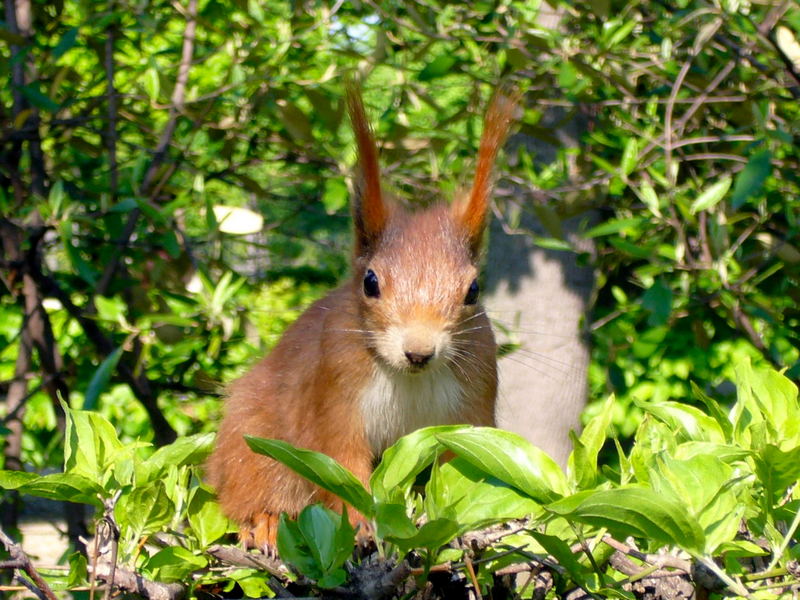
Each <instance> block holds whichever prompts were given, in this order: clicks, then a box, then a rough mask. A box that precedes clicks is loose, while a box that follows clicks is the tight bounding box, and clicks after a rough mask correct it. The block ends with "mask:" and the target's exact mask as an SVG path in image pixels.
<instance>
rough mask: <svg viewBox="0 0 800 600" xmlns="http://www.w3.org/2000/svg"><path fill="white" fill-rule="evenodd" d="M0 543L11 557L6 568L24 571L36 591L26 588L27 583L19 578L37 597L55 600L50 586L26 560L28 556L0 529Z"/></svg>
mask: <svg viewBox="0 0 800 600" xmlns="http://www.w3.org/2000/svg"><path fill="white" fill-rule="evenodd" d="M0 542H2V543H3V545H4V546H5V547H6V550H8V553H9V554H10V555H11V561H10V562H11V563H12V564H10V565H7V568H14V569H16V570H21V571H24V572H25V574H26V575H27V576H28V577H30V578H31V581H32V582H33V584H34V585H35V586H36V590H38V592H39V593H37V592H36V591H35V590H33V589H31V588H30V587H28V583H27V582H26V580H25V579H24V578H19V580H20V581H21V582H22V584H23V585H25V587H28V589H31V591H34V593H36V595H37V596H40V593H41V596H40V597H44V598H46V599H47V600H57V598H56V595H55V594H54V593H53V590H51V589H50V586H49V585H47V582H46V581H45V580H44V579H42V576H41V575H39V572H38V571H37V570H36V569H35V568H34V566H33V563H31V559H30V558H28V555H27V554H25V551H24V550H23V549H22V546H20V545H19V544H17V543H15V542H14V540H12V539H11V538H10V537H8V536H7V535H6V533H5V532H4V531H3V530H2V529H0Z"/></svg>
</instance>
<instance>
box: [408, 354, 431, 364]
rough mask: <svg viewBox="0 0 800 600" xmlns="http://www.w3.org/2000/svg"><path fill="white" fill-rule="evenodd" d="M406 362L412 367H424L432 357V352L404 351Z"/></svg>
mask: <svg viewBox="0 0 800 600" xmlns="http://www.w3.org/2000/svg"><path fill="white" fill-rule="evenodd" d="M405 355H406V358H407V359H408V362H409V363H411V365H412V366H414V367H424V366H425V365H426V364H428V361H429V360H430V359H431V358H433V352H430V353H426V354H423V353H421V352H406V353H405Z"/></svg>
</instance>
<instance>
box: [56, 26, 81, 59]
mask: <svg viewBox="0 0 800 600" xmlns="http://www.w3.org/2000/svg"><path fill="white" fill-rule="evenodd" d="M77 39H78V28H77V27H72V28H70V29H68V30H67V32H66V33H65V34H64V35H62V36H61V39H60V40H58V44H56V47H55V48H53V52H52V56H53V58H54V59H55V60H58V59H59V58H61V57H62V56H64V54H66V53H67V51H68V50H70V49H71V48H72V47H73V46H75V42H76V41H77Z"/></svg>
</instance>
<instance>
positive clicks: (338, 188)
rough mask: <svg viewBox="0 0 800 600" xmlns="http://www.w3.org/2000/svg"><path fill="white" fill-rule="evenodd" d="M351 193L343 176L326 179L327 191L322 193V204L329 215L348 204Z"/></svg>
mask: <svg viewBox="0 0 800 600" xmlns="http://www.w3.org/2000/svg"><path fill="white" fill-rule="evenodd" d="M349 195H350V193H349V191H348V190H347V185H346V184H345V182H344V178H342V177H329V178H328V179H326V180H325V191H324V192H323V193H322V205H323V206H324V207H325V212H326V213H328V214H329V215H332V214H335V213H337V212H339V211H340V210H342V209H343V208H345V207H346V206H347V199H348V197H349Z"/></svg>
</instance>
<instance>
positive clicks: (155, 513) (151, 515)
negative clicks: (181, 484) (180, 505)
mask: <svg viewBox="0 0 800 600" xmlns="http://www.w3.org/2000/svg"><path fill="white" fill-rule="evenodd" d="M114 512H115V514H116V516H117V520H118V521H119V523H120V525H122V526H127V527H130V528H131V529H132V530H133V531H134V532H135V537H137V538H139V537H142V536H144V535H148V534H151V533H155V532H157V531H160V530H161V529H162V528H163V527H164V526H165V525H167V524H168V523H169V522H170V521H172V518H173V516H174V513H175V506H174V504H173V503H172V500H170V498H169V495H168V494H167V490H166V489H165V487H164V483H163V482H162V481H160V480H159V481H155V482H153V483H151V484H150V485H147V486H145V487H139V488H136V489H134V490H133V491H132V492H131V493H130V494H129V495H127V496H122V498H120V501H119V502H118V503H117V506H116V507H115V511H114Z"/></svg>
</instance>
